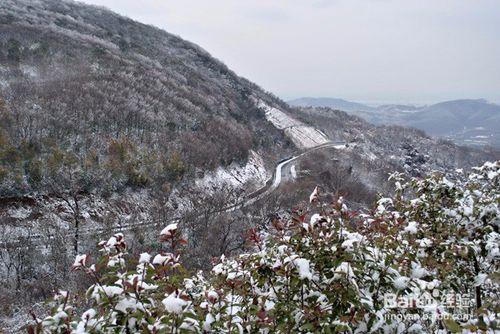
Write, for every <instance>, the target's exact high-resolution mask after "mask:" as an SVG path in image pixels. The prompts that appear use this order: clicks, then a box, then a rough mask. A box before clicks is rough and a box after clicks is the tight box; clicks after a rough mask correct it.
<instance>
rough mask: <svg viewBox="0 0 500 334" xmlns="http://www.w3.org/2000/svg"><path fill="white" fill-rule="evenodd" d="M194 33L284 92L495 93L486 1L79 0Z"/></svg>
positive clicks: (494, 48) (495, 11) (496, 46)
mask: <svg viewBox="0 0 500 334" xmlns="http://www.w3.org/2000/svg"><path fill="white" fill-rule="evenodd" d="M84 2H86V3H91V4H95V5H102V6H105V7H108V8H109V9H111V10H113V11H116V12H118V13H120V14H123V15H126V16H128V17H130V18H133V19H135V20H138V21H140V22H143V23H147V24H152V25H155V26H157V27H159V28H162V29H164V30H166V31H168V32H170V33H173V34H176V35H179V36H181V37H182V38H184V39H187V40H189V41H192V42H194V43H196V44H198V45H200V46H201V47H203V48H204V49H205V50H207V51H208V52H210V53H211V54H212V55H213V56H215V57H216V58H218V59H220V60H222V61H223V62H224V63H225V64H226V65H228V66H229V67H230V68H231V69H232V70H234V71H235V72H236V73H237V74H239V75H241V76H244V77H246V78H248V79H249V80H252V81H253V82H255V83H257V84H258V85H260V86H262V87H263V88H264V89H266V90H268V91H271V92H273V93H274V94H276V95H278V96H280V97H281V98H283V99H284V100H290V99H294V98H299V97H305V96H321V97H333V98H342V99H346V100H349V101H356V102H361V103H370V104H380V103H411V104H429V103H435V102H440V101H445V100H452V99H469V98H473V99H477V98H484V99H487V100H489V101H491V102H495V103H499V102H500V62H498V59H500V43H498V42H497V39H498V33H499V32H500V6H498V2H495V1H493V0H479V1H474V2H472V1H468V0H438V1H430V0H424V1H417V0H411V1H405V2H400V1H395V0H349V1H347V0H332V1H327V0H315V1H310V2H301V1H298V0H277V1H264V0H255V1H247V2H244V3H242V2H238V3H235V2H232V1H230V0H214V1H210V2H205V1H201V0H186V1H183V2H182V3H181V2H177V1H171V0H162V1H160V0H148V1H145V2H141V3H138V2H137V1H133V0H85V1H84Z"/></svg>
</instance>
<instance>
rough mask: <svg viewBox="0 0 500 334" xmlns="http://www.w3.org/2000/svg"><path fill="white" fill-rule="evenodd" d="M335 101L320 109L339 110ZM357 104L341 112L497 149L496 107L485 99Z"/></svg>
mask: <svg viewBox="0 0 500 334" xmlns="http://www.w3.org/2000/svg"><path fill="white" fill-rule="evenodd" d="M295 101H297V100H292V101H289V103H290V104H291V105H295V106H304V104H307V101H308V99H307V98H304V99H301V100H300V101H301V102H300V103H299V104H297V103H296V102H295ZM321 101H322V99H319V100H318V99H313V100H312V101H311V102H310V103H309V104H310V105H311V106H316V107H321V105H320V104H321ZM335 101H336V99H330V100H329V102H330V103H329V105H323V107H330V108H334V109H339V110H342V105H343V104H338V105H334V106H332V103H333V102H335ZM342 101H344V100H342ZM353 105H358V104H357V103H354V104H353ZM359 105H361V107H359V108H357V109H353V108H347V109H346V110H344V111H347V112H349V113H351V114H353V115H356V116H359V117H361V118H363V119H365V120H367V121H369V122H371V123H373V124H376V125H390V124H392V125H401V126H410V127H415V128H417V129H420V130H424V131H426V132H427V133H429V134H430V135H433V136H436V137H443V138H447V139H451V140H453V141H455V142H456V143H458V144H465V145H472V146H485V145H492V146H498V147H500V105H497V104H495V103H491V102H488V101H487V100H485V99H457V100H450V101H443V102H439V103H435V104H431V105H425V106H420V107H417V106H414V105H398V104H389V105H381V106H376V107H371V106H366V105H363V104H359ZM350 106H352V105H350ZM363 106H364V107H363Z"/></svg>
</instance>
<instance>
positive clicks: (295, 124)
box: [257, 101, 330, 149]
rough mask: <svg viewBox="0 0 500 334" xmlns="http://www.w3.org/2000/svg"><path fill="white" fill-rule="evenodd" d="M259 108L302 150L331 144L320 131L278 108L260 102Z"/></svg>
mask: <svg viewBox="0 0 500 334" xmlns="http://www.w3.org/2000/svg"><path fill="white" fill-rule="evenodd" d="M257 106H258V107H259V108H261V109H262V110H264V111H265V113H266V118H267V120H268V121H269V122H271V123H272V124H273V125H274V126H275V127H276V128H278V129H280V130H283V131H284V132H285V135H286V136H287V137H288V138H290V140H292V142H293V143H294V144H295V145H296V146H297V147H298V148H300V149H308V148H312V147H315V146H319V145H322V144H326V143H328V142H330V139H329V138H328V137H327V136H326V135H325V134H324V133H323V132H321V131H320V130H318V129H316V128H313V127H312V126H308V125H306V124H304V123H302V122H300V121H298V120H296V119H294V118H293V117H291V116H289V115H288V114H286V113H284V112H283V111H281V110H279V109H278V108H275V107H271V106H269V105H267V104H266V103H264V102H262V101H260V102H258V104H257Z"/></svg>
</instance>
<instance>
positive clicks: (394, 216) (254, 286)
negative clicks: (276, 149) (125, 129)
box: [31, 162, 500, 333]
mask: <svg viewBox="0 0 500 334" xmlns="http://www.w3.org/2000/svg"><path fill="white" fill-rule="evenodd" d="M392 179H394V181H395V184H396V195H395V196H394V197H393V198H381V199H380V200H379V201H378V203H377V206H376V207H375V208H374V210H373V211H372V212H371V213H369V214H360V213H356V212H352V211H350V210H349V209H348V208H347V206H346V205H345V204H344V202H343V199H342V198H339V199H338V200H336V201H335V202H333V203H323V202H322V196H321V193H320V191H319V190H318V189H315V191H314V193H313V194H312V195H311V198H310V200H311V203H310V205H308V206H307V208H302V209H295V210H294V211H293V212H292V213H291V215H290V218H289V219H277V220H275V221H273V223H272V226H269V228H268V229H267V230H266V231H257V230H252V231H250V232H249V235H248V239H249V241H250V242H252V243H253V244H254V245H255V251H254V252H252V253H248V254H242V255H240V256H238V257H236V258H225V257H222V258H221V259H219V260H218V262H217V263H216V264H215V265H214V267H213V269H212V270H211V272H210V273H201V272H200V273H197V274H196V275H190V274H189V273H187V272H186V271H185V270H184V269H183V267H182V265H181V263H180V261H181V258H182V254H181V253H182V247H184V244H185V241H184V240H183V239H182V238H181V236H180V233H179V232H178V230H177V225H176V224H171V225H168V226H167V227H166V228H165V229H164V230H163V231H162V233H161V240H162V241H163V242H165V243H166V244H167V247H168V249H169V252H163V253H160V254H156V255H154V256H153V255H151V254H147V253H144V254H141V255H140V257H139V259H137V260H131V259H129V258H128V254H127V244H126V242H125V240H124V236H123V235H122V234H117V235H115V236H113V237H112V238H111V239H109V240H108V241H104V242H101V243H100V244H99V246H100V248H101V251H102V257H101V258H99V259H97V260H96V261H91V259H89V257H88V256H86V255H81V256H78V257H77V258H76V260H75V263H74V266H73V269H74V270H81V271H83V272H85V273H86V274H87V275H89V276H90V277H92V278H93V279H94V281H95V283H94V284H93V285H92V286H91V287H90V288H89V289H88V291H87V296H86V297H87V301H88V304H90V308H88V309H87V310H86V311H85V312H83V313H82V314H78V312H76V311H75V310H76V308H75V306H74V298H73V297H72V296H70V294H68V293H67V292H64V291H61V292H59V294H58V295H57V296H56V297H55V299H54V308H53V312H52V315H51V316H49V317H47V318H45V319H40V320H38V322H37V324H36V325H34V326H33V327H31V329H32V332H39V333H69V332H72V333H134V332H143V333H184V332H198V333H199V332H213V333H233V332H235V333H295V332H302V333H334V332H353V333H366V332H384V333H403V332H404V333H420V332H425V333H428V332H442V333H445V332H447V331H451V332H462V331H465V332H467V331H469V332H470V331H472V332H473V331H478V330H483V331H489V332H491V333H493V332H495V331H496V330H498V316H499V314H498V312H499V310H498V307H499V303H498V293H499V283H498V277H499V259H500V251H499V247H500V234H499V226H500V212H499V201H500V185H499V180H500V162H496V163H487V164H485V165H484V166H482V167H480V168H477V169H475V170H474V171H473V172H472V173H471V174H470V175H464V174H457V175H455V176H454V178H453V181H452V178H451V176H447V177H445V176H443V175H437V174H436V175H432V176H429V177H427V178H424V179H412V180H410V181H404V180H403V178H402V176H401V175H399V174H394V175H393V176H392Z"/></svg>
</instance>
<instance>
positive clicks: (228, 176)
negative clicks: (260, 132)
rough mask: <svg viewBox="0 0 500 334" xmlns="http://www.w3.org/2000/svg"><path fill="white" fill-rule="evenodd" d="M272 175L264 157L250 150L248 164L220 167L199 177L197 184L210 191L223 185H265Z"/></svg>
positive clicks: (236, 186)
mask: <svg viewBox="0 0 500 334" xmlns="http://www.w3.org/2000/svg"><path fill="white" fill-rule="evenodd" d="M270 177H271V174H270V173H269V172H268V171H267V170H266V168H265V165H264V160H263V159H262V157H261V156H260V155H259V154H258V153H256V152H254V151H250V155H249V159H248V162H247V164H246V165H244V166H240V165H237V164H233V165H231V166H229V167H228V168H222V167H219V168H218V169H217V170H216V171H214V172H210V173H206V174H205V176H204V177H203V178H200V179H197V180H196V181H195V185H196V186H197V187H198V188H204V189H206V190H208V191H210V190H211V189H217V188H220V186H221V185H228V186H231V187H234V188H241V187H242V186H245V185H248V184H250V183H254V184H257V185H259V186H263V185H264V184H265V183H266V180H267V179H269V178H270ZM245 188H247V187H245ZM249 190H255V189H249Z"/></svg>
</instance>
